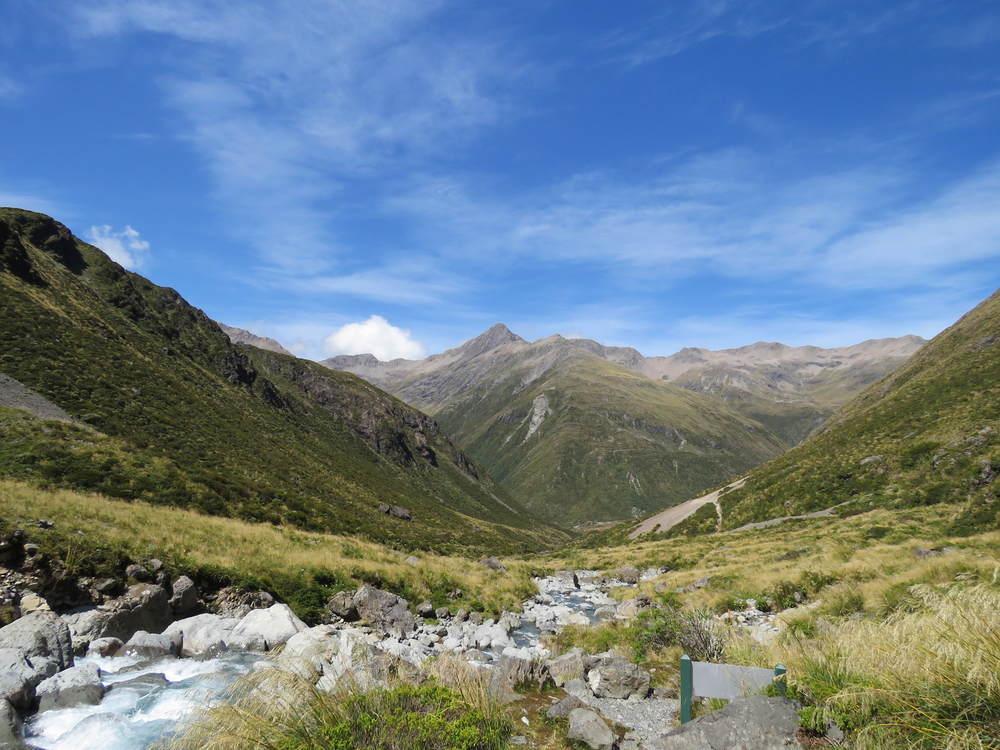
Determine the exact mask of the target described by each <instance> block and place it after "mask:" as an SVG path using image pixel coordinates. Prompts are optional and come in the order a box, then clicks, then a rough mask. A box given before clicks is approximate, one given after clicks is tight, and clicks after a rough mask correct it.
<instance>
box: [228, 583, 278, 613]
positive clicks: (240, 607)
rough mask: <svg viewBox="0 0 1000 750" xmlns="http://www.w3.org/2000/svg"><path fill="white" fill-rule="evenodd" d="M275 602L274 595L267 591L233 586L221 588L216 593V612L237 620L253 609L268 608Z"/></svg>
mask: <svg viewBox="0 0 1000 750" xmlns="http://www.w3.org/2000/svg"><path fill="white" fill-rule="evenodd" d="M273 604H274V597H273V596H271V595H270V594H269V593H267V592H266V591H247V590H246V589H239V588H235V587H233V586H227V587H226V588H224V589H219V593H217V594H216V595H215V613H216V614H218V615H221V616H222V617H226V618H229V617H235V618H236V619H237V620H239V619H240V618H242V617H243V616H245V615H246V614H247V613H248V612H249V611H250V610H253V609H267V608H268V607H270V606H271V605H273Z"/></svg>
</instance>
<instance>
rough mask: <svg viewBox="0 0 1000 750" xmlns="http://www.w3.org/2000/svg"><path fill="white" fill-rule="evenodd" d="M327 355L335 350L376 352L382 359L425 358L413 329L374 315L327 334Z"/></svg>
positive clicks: (325, 348) (361, 352)
mask: <svg viewBox="0 0 1000 750" xmlns="http://www.w3.org/2000/svg"><path fill="white" fill-rule="evenodd" d="M323 348H324V350H325V351H326V354H327V356H334V355H336V354H374V355H375V356H376V357H377V358H378V359H380V360H382V361H383V362H385V361H388V360H390V359H397V358H400V357H401V358H403V359H422V358H423V356H424V354H425V350H424V346H423V344H421V343H420V342H419V341H414V340H413V339H412V338H411V337H410V332H409V331H407V330H404V329H402V328H397V327H396V326H394V325H392V324H391V323H389V321H388V320H386V319H385V318H383V317H381V316H380V315H372V316H371V317H370V318H368V320H366V321H364V322H363V323H348V324H347V325H345V326H343V327H341V328H338V329H337V330H336V331H334V332H333V333H331V334H330V335H329V336H327V338H326V341H325V342H324V344H323Z"/></svg>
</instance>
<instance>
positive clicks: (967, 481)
mask: <svg viewBox="0 0 1000 750" xmlns="http://www.w3.org/2000/svg"><path fill="white" fill-rule="evenodd" d="M998 435H1000V296H998V295H997V294H994V295H993V296H991V297H990V298H989V299H987V300H986V301H985V302H983V303H982V304H980V305H979V306H978V307H977V308H976V309H975V310H973V311H972V312H970V313H968V314H967V315H966V316H964V317H963V318H962V319H961V320H960V321H958V322H957V323H956V324H955V325H953V326H952V327H951V328H949V329H948V330H946V331H944V332H943V333H941V334H940V335H939V336H937V337H936V338H935V339H934V340H933V341H931V342H930V343H928V344H927V345H926V346H924V347H923V348H922V349H921V350H920V351H919V352H918V353H917V354H916V355H914V357H913V358H912V359H911V360H910V361H908V362H907V363H906V364H904V365H903V366H902V367H900V368H899V369H898V370H896V371H895V372H894V373H893V374H891V375H889V376H888V377H886V378H884V379H883V380H880V381H879V382H877V383H875V384H874V385H872V386H871V387H869V388H868V389H867V390H865V391H864V392H863V393H861V394H860V395H859V396H858V397H856V398H855V399H854V400H852V401H851V402H849V403H848V404H847V405H845V406H844V407H843V408H842V409H840V410H839V411H838V412H837V413H836V414H835V415H834V416H833V417H832V418H831V419H830V421H829V422H828V423H827V424H826V425H824V427H823V428H822V429H821V430H819V431H818V432H817V433H816V434H814V435H813V436H812V437H810V438H809V439H808V440H806V441H805V442H804V443H803V444H801V445H799V446H798V447H796V448H794V449H792V450H790V451H788V452H787V453H785V454H783V455H781V456H780V457H778V458H777V459H775V460H773V461H771V462H769V463H767V464H765V465H764V466H761V467H760V468H758V469H756V470H754V471H752V472H751V473H750V474H749V479H748V481H747V483H746V485H745V486H744V487H743V488H742V489H739V490H735V491H733V492H730V493H728V494H727V495H725V496H724V497H723V498H722V505H723V526H724V527H726V528H734V527H737V526H739V525H741V524H744V523H746V522H748V521H760V520H765V519H767V518H770V517H775V516H785V515H796V514H801V513H806V512H810V511H814V510H819V509H821V508H827V507H831V506H833V505H836V504H838V503H842V502H845V501H853V502H854V507H855V509H863V508H868V507H871V506H886V507H905V506H914V505H933V504H937V503H949V504H954V506H955V508H956V512H955V513H954V514H953V515H954V518H953V520H952V528H953V530H954V531H955V532H964V533H968V532H974V531H977V530H981V529H992V528H996V527H997V524H998V509H1000V503H998V502H996V501H997V499H998V495H997V491H998V489H1000V483H997V482H995V481H994V480H995V477H996V476H997V475H998V474H1000V438H998Z"/></svg>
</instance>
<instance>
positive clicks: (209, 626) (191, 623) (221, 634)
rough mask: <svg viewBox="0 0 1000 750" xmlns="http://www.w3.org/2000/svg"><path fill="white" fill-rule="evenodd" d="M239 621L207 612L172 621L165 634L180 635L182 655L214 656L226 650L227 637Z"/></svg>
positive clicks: (200, 657)
mask: <svg viewBox="0 0 1000 750" xmlns="http://www.w3.org/2000/svg"><path fill="white" fill-rule="evenodd" d="M238 623H239V620H237V619H235V618H233V617H220V616H219V615H213V614H209V613H205V614H201V615H194V616H192V617H185V618H184V619H183V620H178V621H177V622H174V623H171V625H170V627H168V628H167V629H166V630H164V631H163V634H164V635H167V636H170V637H171V638H177V637H180V639H181V656H188V657H192V658H195V659H204V658H212V657H215V656H218V655H219V654H220V653H222V652H223V651H225V650H226V648H227V639H228V638H229V637H230V634H231V633H232V631H233V628H235V627H236V625H237V624H238Z"/></svg>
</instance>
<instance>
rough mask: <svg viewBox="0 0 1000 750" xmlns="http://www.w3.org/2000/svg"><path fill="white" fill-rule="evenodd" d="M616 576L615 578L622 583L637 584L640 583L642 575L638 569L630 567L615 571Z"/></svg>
mask: <svg viewBox="0 0 1000 750" xmlns="http://www.w3.org/2000/svg"><path fill="white" fill-rule="evenodd" d="M614 575H615V578H617V579H618V580H619V581H621V582H622V583H632V584H635V583H639V578H640V576H641V575H642V573H640V572H639V569H638V568H636V567H633V566H631V565H629V566H627V567H624V568H618V570H616V571H615V573H614Z"/></svg>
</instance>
